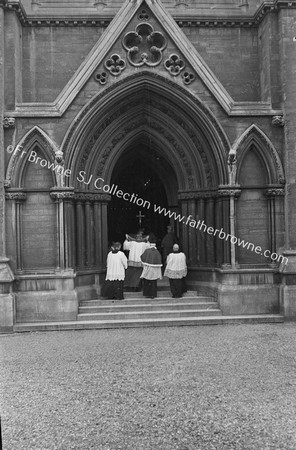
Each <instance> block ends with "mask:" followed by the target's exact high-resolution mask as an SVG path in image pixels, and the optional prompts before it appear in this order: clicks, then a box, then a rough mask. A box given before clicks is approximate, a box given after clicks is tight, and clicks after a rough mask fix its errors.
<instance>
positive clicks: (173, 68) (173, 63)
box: [164, 54, 185, 77]
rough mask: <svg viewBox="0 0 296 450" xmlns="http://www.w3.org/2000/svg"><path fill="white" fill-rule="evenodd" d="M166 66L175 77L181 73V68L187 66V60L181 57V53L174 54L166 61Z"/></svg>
mask: <svg viewBox="0 0 296 450" xmlns="http://www.w3.org/2000/svg"><path fill="white" fill-rule="evenodd" d="M164 67H165V68H166V70H168V71H169V73H170V74H171V75H173V76H174V77H175V76H177V75H179V74H180V73H181V70H183V69H184V67H185V62H184V61H183V60H182V59H181V58H180V56H179V55H176V54H172V55H170V57H169V58H168V59H166V60H165V62H164Z"/></svg>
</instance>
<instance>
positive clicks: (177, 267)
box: [164, 244, 187, 298]
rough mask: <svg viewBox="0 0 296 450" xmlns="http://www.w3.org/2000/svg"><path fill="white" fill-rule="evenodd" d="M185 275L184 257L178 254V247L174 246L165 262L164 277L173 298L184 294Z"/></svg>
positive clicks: (181, 253) (182, 254) (180, 253)
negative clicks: (168, 283) (167, 281)
mask: <svg viewBox="0 0 296 450" xmlns="http://www.w3.org/2000/svg"><path fill="white" fill-rule="evenodd" d="M186 275H187V265H186V256H185V254H184V253H183V252H180V250H179V245H178V244H174V246H173V253H170V254H169V255H168V257H167V260H166V268H165V271H164V276H166V277H168V278H169V282H170V288H171V292H172V296H173V298H179V297H182V295H183V293H184V292H186V285H185V277H186Z"/></svg>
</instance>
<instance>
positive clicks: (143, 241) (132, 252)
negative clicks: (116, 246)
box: [123, 231, 149, 291]
mask: <svg viewBox="0 0 296 450" xmlns="http://www.w3.org/2000/svg"><path fill="white" fill-rule="evenodd" d="M125 236H126V240H125V241H124V243H123V250H126V251H128V252H129V255H128V269H127V271H126V277H125V282H124V286H126V287H129V288H132V289H133V290H135V291H136V290H139V287H140V275H141V272H142V262H141V255H142V254H143V253H144V251H145V250H146V248H148V247H149V243H148V242H147V240H148V237H147V236H146V237H145V236H144V235H143V232H141V231H140V232H138V234H137V235H136V236H135V238H133V237H131V236H130V235H128V234H126V235H125Z"/></svg>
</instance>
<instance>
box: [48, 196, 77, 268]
mask: <svg viewBox="0 0 296 450" xmlns="http://www.w3.org/2000/svg"><path fill="white" fill-rule="evenodd" d="M50 197H51V199H52V200H54V201H55V203H56V207H57V211H56V212H57V255H58V269H59V270H62V271H65V270H69V269H73V255H72V251H73V241H72V226H73V217H72V215H73V205H72V201H73V199H74V189H73V188H66V187H62V188H52V189H51V192H50Z"/></svg>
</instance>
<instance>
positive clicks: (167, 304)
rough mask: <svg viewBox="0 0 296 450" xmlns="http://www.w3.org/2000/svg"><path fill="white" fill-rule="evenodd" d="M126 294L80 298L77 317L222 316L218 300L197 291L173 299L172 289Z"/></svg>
mask: <svg viewBox="0 0 296 450" xmlns="http://www.w3.org/2000/svg"><path fill="white" fill-rule="evenodd" d="M124 297H125V298H124V300H105V299H97V300H93V301H89V300H88V301H87V300H86V301H81V302H80V305H79V310H78V315H77V320H79V321H86V320H90V321H94V320H95V321H103V320H109V321H110V320H115V321H118V320H129V319H131V320H136V319H139V320H142V319H145V320H147V319H152V320H157V319H176V318H187V319H190V318H194V317H200V316H207V317H209V316H221V315H222V312H221V310H220V309H219V305H218V303H217V302H215V301H213V299H212V298H211V297H203V296H202V297H199V296H197V295H196V293H195V292H194V291H189V292H187V293H186V296H184V297H181V298H172V296H171V293H170V292H169V291H159V292H158V297H157V298H153V299H151V298H145V297H143V295H142V293H141V292H125V293H124Z"/></svg>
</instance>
